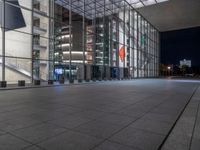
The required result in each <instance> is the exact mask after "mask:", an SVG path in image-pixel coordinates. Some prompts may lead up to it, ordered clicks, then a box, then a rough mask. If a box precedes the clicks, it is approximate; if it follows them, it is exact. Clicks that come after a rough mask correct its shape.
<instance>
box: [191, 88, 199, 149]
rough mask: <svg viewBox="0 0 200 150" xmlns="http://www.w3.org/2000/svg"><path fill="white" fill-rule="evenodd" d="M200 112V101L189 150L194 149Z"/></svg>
mask: <svg viewBox="0 0 200 150" xmlns="http://www.w3.org/2000/svg"><path fill="white" fill-rule="evenodd" d="M198 91H200V87H199V90H198ZM199 93H200V92H199ZM199 93H198V94H199ZM199 112H200V101H199V103H198V108H197V112H196V116H195V123H194V126H193V130H192V137H191V140H190V145H189V150H191V149H192V147H193V140H194V138H195V136H194V134H195V130H196V128H197V120H198V119H199V118H200V116H199V114H200V113H199Z"/></svg>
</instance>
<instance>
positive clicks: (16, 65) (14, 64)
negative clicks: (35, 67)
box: [0, 53, 49, 81]
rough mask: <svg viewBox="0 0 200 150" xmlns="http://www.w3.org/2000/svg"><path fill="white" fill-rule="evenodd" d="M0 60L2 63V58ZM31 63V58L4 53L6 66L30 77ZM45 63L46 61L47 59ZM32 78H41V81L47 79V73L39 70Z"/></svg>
mask: <svg viewBox="0 0 200 150" xmlns="http://www.w3.org/2000/svg"><path fill="white" fill-rule="evenodd" d="M43 61H44V60H43ZM0 62H1V63H2V60H0ZM32 63H33V62H32V60H31V59H23V58H16V57H14V56H12V55H11V54H8V53H6V58H5V65H6V66H7V67H9V68H11V69H13V70H15V71H17V72H19V73H20V74H23V75H25V76H26V77H28V78H31V76H32V75H31V72H32V71H31V68H32ZM47 63H48V61H47ZM39 65H40V60H39ZM39 67H40V66H39ZM33 78H34V79H36V80H39V79H41V80H43V81H47V80H48V78H49V74H48V73H45V72H43V71H41V70H40V71H39V76H38V75H36V74H34V75H33Z"/></svg>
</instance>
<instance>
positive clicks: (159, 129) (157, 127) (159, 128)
mask: <svg viewBox="0 0 200 150" xmlns="http://www.w3.org/2000/svg"><path fill="white" fill-rule="evenodd" d="M130 127H133V128H136V129H142V130H146V131H150V132H154V133H157V134H163V135H167V133H168V132H169V130H170V128H171V127H172V124H170V123H167V122H163V121H156V120H148V119H139V120H137V121H135V122H134V123H133V124H131V125H130Z"/></svg>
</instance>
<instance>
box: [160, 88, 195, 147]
mask: <svg viewBox="0 0 200 150" xmlns="http://www.w3.org/2000/svg"><path fill="white" fill-rule="evenodd" d="M198 88H199V86H197V87H196V88H195V90H194V91H193V93H192V95H191V96H190V98H189V100H188V102H187V103H186V105H185V106H184V108H183V110H182V111H181V112H180V114H179V115H178V117H177V119H176V121H175V122H174V124H173V125H172V127H171V129H170V130H169V132H168V133H167V135H166V137H165V138H164V140H163V141H162V143H161V144H160V146H159V147H158V149H157V150H162V147H163V146H164V144H165V142H166V141H167V139H168V137H169V135H170V134H171V132H172V131H173V129H174V127H175V126H176V124H177V122H178V120H179V119H180V118H181V116H182V115H183V113H184V111H185V109H186V108H187V106H188V104H189V103H190V101H191V100H192V97H193V96H194V95H195V93H196V91H197V90H198Z"/></svg>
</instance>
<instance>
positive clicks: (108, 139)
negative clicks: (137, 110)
mask: <svg viewBox="0 0 200 150" xmlns="http://www.w3.org/2000/svg"><path fill="white" fill-rule="evenodd" d="M162 103H164V102H161V103H159V104H158V105H157V106H155V107H154V108H156V107H159V105H161V104H162ZM154 108H153V109H154ZM150 111H151V110H149V111H148V112H150ZM148 112H146V113H148ZM146 113H145V114H146ZM145 114H144V115H145ZM144 115H143V116H144ZM143 116H141V117H139V118H137V119H136V120H134V121H132V122H131V123H129V124H128V125H126V126H124V127H123V128H121V129H120V130H118V131H116V132H115V133H113V134H112V135H110V136H109V137H108V138H106V139H104V141H102V142H101V143H99V145H101V144H103V143H104V142H106V141H110V138H111V137H113V136H114V135H116V134H117V133H119V132H120V131H122V130H123V129H125V128H127V127H128V126H130V125H131V124H133V123H134V122H135V121H137V120H139V119H140V118H142V117H143ZM112 142H115V141H112ZM115 143H117V142H115ZM117 144H121V143H117ZM99 145H96V146H95V147H93V148H92V149H91V150H94V149H95V148H96V147H98V146H99ZM121 145H123V144H121ZM126 146H127V145H126ZM132 148H136V147H132ZM136 149H138V148H136ZM138 150H139V149H138Z"/></svg>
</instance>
